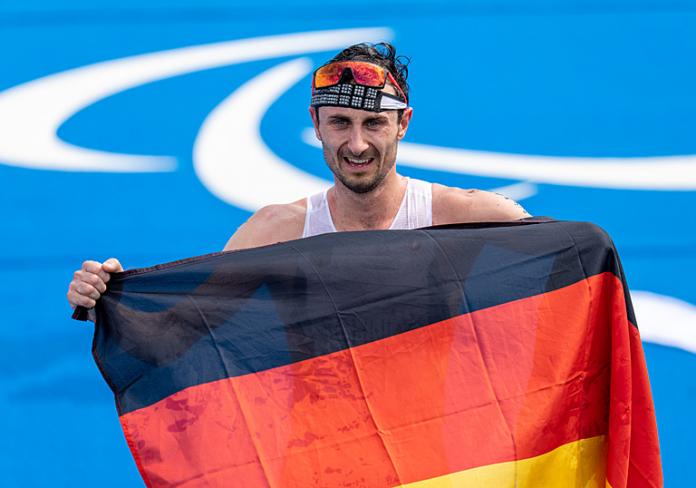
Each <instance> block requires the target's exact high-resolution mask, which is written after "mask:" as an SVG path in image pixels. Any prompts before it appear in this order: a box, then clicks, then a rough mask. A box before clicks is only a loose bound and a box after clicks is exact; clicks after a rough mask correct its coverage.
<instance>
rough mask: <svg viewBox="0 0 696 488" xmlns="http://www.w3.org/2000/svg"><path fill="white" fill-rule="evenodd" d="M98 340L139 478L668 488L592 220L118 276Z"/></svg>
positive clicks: (635, 359) (617, 285)
mask: <svg viewBox="0 0 696 488" xmlns="http://www.w3.org/2000/svg"><path fill="white" fill-rule="evenodd" d="M96 317H97V319H96V328H95V337H94V344H93V354H94V357H95V360H96V362H97V364H98V366H99V368H100V370H101V372H102V375H103V376H104V378H105V379H106V381H107V382H108V384H109V386H110V387H111V389H112V390H113V393H114V395H115V399H116V405H117V410H118V414H119V417H120V421H121V425H122V427H123V431H124V433H125V436H126V439H127V442H128V445H129V447H130V449H131V451H132V453H133V457H134V459H135V461H136V463H137V465H138V468H139V470H140V473H141V475H142V477H143V479H144V481H145V483H146V485H147V486H150V487H165V486H179V487H197V486H208V487H217V486H220V487H223V486H224V487H229V486H243V487H255V486H269V487H286V486H287V487H295V486H297V487H306V486H330V487H333V486H353V487H355V486H369V487H373V486H374V487H381V486H409V487H411V486H422V487H431V486H432V487H440V486H495V487H506V486H510V487H513V486H515V487H519V486H529V487H536V486H548V487H581V486H582V487H595V486H597V487H599V486H602V487H604V486H611V487H613V488H619V487H644V486H645V487H658V486H662V475H661V467H660V459H659V449H658V441H657V431H656V425H655V415H654V410H653V404H652V399H651V395H650V388H649V383H648V377H647V370H646V367H645V362H644V357H643V352H642V348H641V343H640V337H639V334H638V329H637V327H636V321H635V317H634V315H633V310H632V308H631V303H630V297H629V294H628V289H627V287H626V282H625V279H624V276H623V272H622V269H621V264H620V262H619V258H618V255H617V253H616V250H615V248H614V246H613V244H612V242H611V240H610V239H609V237H608V236H607V235H606V234H605V233H604V232H603V231H602V230H601V229H599V228H598V227H596V226H594V225H592V224H586V223H575V222H561V221H553V220H544V219H528V220H525V221H519V222H514V223H500V224H469V225H456V226H447V227H440V228H437V227H436V228H430V229H420V230H412V231H369V232H344V233H334V234H326V235H321V236H317V237H313V238H308V239H301V240H297V241H291V242H286V243H281V244H276V245H273V246H267V247H262V248H256V249H249V250H244V251H237V252H226V253H217V254H212V255H207V256H201V257H196V258H191V259H187V260H182V261H178V262H175V263H169V264H165V265H159V266H155V267H152V268H144V269H138V270H130V271H126V272H124V273H118V274H115V275H113V277H112V279H111V281H110V283H109V290H108V291H107V293H106V294H104V296H103V297H102V299H101V300H100V301H99V302H98V304H97V307H96Z"/></svg>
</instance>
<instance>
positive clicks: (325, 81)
mask: <svg viewBox="0 0 696 488" xmlns="http://www.w3.org/2000/svg"><path fill="white" fill-rule="evenodd" d="M346 69H349V70H350V71H351V73H352V74H353V79H354V80H355V82H356V83H358V84H359V85H365V86H371V87H375V88H382V87H383V86H384V83H385V81H386V75H385V70H384V69H383V68H382V67H381V66H377V65H375V64H371V63H365V62H361V61H345V62H338V63H331V64H328V65H326V66H322V67H321V68H319V69H318V70H317V71H316V72H315V73H314V87H315V88H324V87H327V86H333V85H336V84H338V82H339V81H340V80H341V76H342V75H343V71H344V70H346Z"/></svg>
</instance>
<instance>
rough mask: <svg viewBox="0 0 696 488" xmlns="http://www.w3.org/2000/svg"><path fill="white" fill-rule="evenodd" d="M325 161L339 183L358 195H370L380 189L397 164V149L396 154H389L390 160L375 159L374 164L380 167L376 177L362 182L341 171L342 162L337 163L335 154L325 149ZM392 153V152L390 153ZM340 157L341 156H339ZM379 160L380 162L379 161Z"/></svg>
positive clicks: (362, 179)
mask: <svg viewBox="0 0 696 488" xmlns="http://www.w3.org/2000/svg"><path fill="white" fill-rule="evenodd" d="M323 152H324V160H325V161H326V164H327V165H328V166H329V169H330V170H331V172H332V173H333V174H334V176H335V177H336V178H337V179H338V181H340V182H341V184H343V186H345V187H346V188H348V189H349V190H350V191H352V192H353V193H357V194H365V193H370V192H371V191H373V190H375V189H376V188H378V187H379V185H381V184H382V182H383V181H384V179H385V178H386V177H387V175H388V174H389V171H390V170H391V169H392V167H393V166H394V164H395V162H396V148H394V151H393V152H394V154H389V155H387V157H388V156H392V157H391V158H389V159H386V158H385V159H379V158H377V157H375V161H373V163H372V164H378V165H379V167H378V168H377V171H376V172H375V174H374V176H373V177H372V178H370V179H367V180H366V179H364V178H361V179H360V180H357V181H356V180H352V179H351V178H350V176H349V175H346V174H345V173H343V172H342V171H341V170H340V163H341V161H337V160H336V159H334V157H333V154H332V153H330V152H329V150H328V149H327V148H326V147H324V151H323ZM390 152H391V151H390ZM337 157H339V156H337ZM378 159H379V161H378Z"/></svg>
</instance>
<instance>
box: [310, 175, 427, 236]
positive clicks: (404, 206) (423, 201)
mask: <svg viewBox="0 0 696 488" xmlns="http://www.w3.org/2000/svg"><path fill="white" fill-rule="evenodd" d="M406 180H407V181H406V193H405V194H404V199H403V200H402V201H401V206H400V207H399V211H398V212H396V217H394V220H393V221H392V224H391V226H390V227H389V228H390V229H417V228H419V227H429V226H431V225H433V185H432V183H428V182H427V181H423V180H416V179H412V178H406ZM327 191H328V190H324V191H323V192H321V193H317V194H316V195H312V196H311V197H307V213H306V214H305V224H304V230H303V231H302V237H311V236H316V235H319V234H326V233H328V232H336V226H334V223H333V219H332V218H331V212H330V211H329V201H328V200H327V198H326V192H327Z"/></svg>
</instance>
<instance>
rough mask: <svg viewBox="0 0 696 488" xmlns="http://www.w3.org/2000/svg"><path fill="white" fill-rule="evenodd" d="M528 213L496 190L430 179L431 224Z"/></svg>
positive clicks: (490, 219) (510, 217) (519, 216)
mask: <svg viewBox="0 0 696 488" xmlns="http://www.w3.org/2000/svg"><path fill="white" fill-rule="evenodd" d="M529 216H530V215H529V214H528V213H527V211H526V210H525V209H524V208H522V206H521V205H520V204H519V203H517V202H515V201H514V200H512V199H510V198H508V197H506V196H504V195H501V194H500V193H494V192H490V191H484V190H473V189H472V190H465V189H462V188H453V187H449V186H444V185H439V184H437V183H433V225H443V224H454V223H460V222H504V221H509V220H519V219H523V218H526V217H529Z"/></svg>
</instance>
